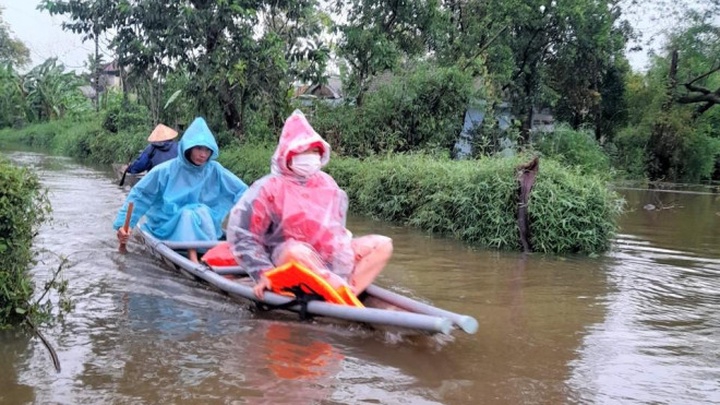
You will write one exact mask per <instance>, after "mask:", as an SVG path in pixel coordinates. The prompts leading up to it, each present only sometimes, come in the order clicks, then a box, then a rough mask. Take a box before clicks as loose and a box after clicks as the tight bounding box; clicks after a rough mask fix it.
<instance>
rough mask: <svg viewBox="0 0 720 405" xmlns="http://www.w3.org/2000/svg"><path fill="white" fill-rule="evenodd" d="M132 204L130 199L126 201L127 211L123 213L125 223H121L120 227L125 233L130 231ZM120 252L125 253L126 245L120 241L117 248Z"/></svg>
mask: <svg viewBox="0 0 720 405" xmlns="http://www.w3.org/2000/svg"><path fill="white" fill-rule="evenodd" d="M133 206H134V204H133V203H132V201H130V202H129V203H128V207H127V212H126V213H125V224H124V225H123V227H122V229H123V231H125V233H128V232H130V219H131V218H132V212H133ZM118 250H119V251H120V253H127V246H126V245H125V244H124V243H122V242H120V247H119V248H118Z"/></svg>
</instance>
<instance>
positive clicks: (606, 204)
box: [528, 159, 623, 253]
mask: <svg viewBox="0 0 720 405" xmlns="http://www.w3.org/2000/svg"><path fill="white" fill-rule="evenodd" d="M622 204H623V202H622V200H621V199H620V198H619V197H618V196H617V194H615V193H614V192H612V191H611V190H610V189H609V188H608V184H607V181H606V180H604V179H601V178H599V177H594V176H588V175H585V174H581V173H573V172H572V171H567V170H564V169H563V168H562V167H561V166H560V165H558V164H557V163H555V162H553V161H551V160H548V159H545V160H543V161H541V164H540V174H539V175H538V177H537V181H536V183H535V187H534V188H533V191H532V194H531V197H530V202H529V203H528V213H529V215H530V224H531V225H530V235H531V245H532V246H533V248H534V249H535V250H536V251H541V252H564V253H574V252H602V251H605V250H607V249H609V248H610V243H611V241H612V236H613V235H614V233H615V231H616V222H615V220H616V218H617V217H618V216H619V215H620V213H621V212H622Z"/></svg>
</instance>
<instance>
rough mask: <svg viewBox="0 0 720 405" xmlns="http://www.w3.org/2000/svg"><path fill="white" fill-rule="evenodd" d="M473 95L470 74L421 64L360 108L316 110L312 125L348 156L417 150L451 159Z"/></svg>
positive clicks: (367, 98)
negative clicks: (435, 151)
mask: <svg viewBox="0 0 720 405" xmlns="http://www.w3.org/2000/svg"><path fill="white" fill-rule="evenodd" d="M476 96H477V92H476V91H475V90H473V82H472V78H471V77H470V75H468V74H466V73H463V72H461V71H459V70H458V69H456V68H454V67H451V68H442V67H434V66H432V65H430V64H419V65H418V66H417V67H415V68H414V69H411V70H408V71H407V72H405V73H403V74H399V75H394V76H390V77H389V79H388V80H387V82H385V83H379V84H378V88H377V90H376V91H373V92H368V93H367V95H366V96H365V102H364V104H363V105H362V106H360V107H350V106H345V107H339V108H328V107H323V106H321V105H318V106H317V109H316V111H315V114H314V118H313V119H312V124H313V127H314V128H315V129H316V130H317V131H318V132H319V133H320V134H322V135H323V136H324V137H326V138H327V139H328V140H329V141H330V142H331V144H333V146H334V147H336V148H337V150H339V151H340V152H341V153H343V154H346V155H351V156H368V155H372V154H383V153H385V152H404V151H417V150H426V151H430V150H440V151H442V152H443V153H444V154H449V153H450V151H451V150H452V147H453V146H454V144H455V140H456V139H457V137H458V135H459V134H460V129H461V128H462V120H463V116H464V113H465V110H466V108H467V105H468V102H469V100H470V99H471V98H474V97H476Z"/></svg>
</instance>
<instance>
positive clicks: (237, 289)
mask: <svg viewBox="0 0 720 405" xmlns="http://www.w3.org/2000/svg"><path fill="white" fill-rule="evenodd" d="M133 234H134V235H135V238H136V239H138V240H139V241H140V242H141V243H143V244H144V245H145V246H146V248H147V249H148V250H149V251H150V252H151V253H152V254H153V255H154V256H155V257H157V258H158V259H160V260H161V261H162V262H164V263H165V264H166V265H167V266H169V267H170V268H173V269H175V270H177V271H179V272H181V273H182V274H185V275H187V276H190V277H191V278H194V279H196V280H198V281H202V282H205V283H207V284H209V285H210V286H212V287H214V288H216V289H218V290H220V291H222V292H224V293H226V294H228V295H229V296H231V297H232V298H235V299H243V300H250V301H255V302H259V303H260V304H263V305H266V306H268V307H270V308H272V307H282V306H287V305H288V304H289V305H290V306H289V307H287V308H283V310H289V311H293V312H297V313H307V314H311V315H313V316H321V317H328V318H335V319H341V320H345V321H351V322H358V323H363V324H369V325H371V326H374V325H376V326H390V327H397V328H401V329H411V330H419V331H424V332H428V333H442V334H450V333H451V332H452V331H453V330H456V329H459V330H462V331H464V332H466V333H469V334H474V333H476V332H477V329H478V322H477V321H476V320H475V319H474V318H472V317H470V316H467V315H462V314H457V313H454V312H450V311H446V310H443V309H440V308H436V307H434V306H432V305H429V304H425V303H422V302H419V301H417V300H414V299H412V298H409V297H406V296H403V295H400V294H397V293H395V292H392V291H390V290H387V289H384V288H382V287H378V286H376V285H371V286H370V287H368V288H367V290H366V291H365V292H366V293H367V294H363V295H367V297H365V298H364V299H363V304H364V305H365V308H358V307H352V306H347V305H339V304H333V303H329V302H325V301H318V300H311V301H308V302H306V303H304V304H301V303H293V299H292V298H290V297H287V296H284V295H279V294H275V293H272V292H269V291H267V292H266V293H265V296H264V298H263V299H262V300H261V301H258V299H257V298H256V297H255V295H254V294H253V285H254V283H253V281H252V279H251V278H250V277H249V276H248V275H247V273H245V272H244V271H243V270H242V268H241V267H240V266H222V267H214V266H213V267H211V266H208V265H207V264H204V263H200V264H199V263H194V262H192V261H190V260H189V259H188V258H187V257H185V255H184V254H182V252H183V251H185V250H187V249H200V250H203V249H210V248H212V247H213V246H215V245H216V244H217V243H219V242H169V241H161V240H158V239H157V238H155V237H154V236H152V235H151V234H150V233H148V232H146V231H144V230H142V229H141V228H139V227H138V228H136V229H135V231H134V232H133Z"/></svg>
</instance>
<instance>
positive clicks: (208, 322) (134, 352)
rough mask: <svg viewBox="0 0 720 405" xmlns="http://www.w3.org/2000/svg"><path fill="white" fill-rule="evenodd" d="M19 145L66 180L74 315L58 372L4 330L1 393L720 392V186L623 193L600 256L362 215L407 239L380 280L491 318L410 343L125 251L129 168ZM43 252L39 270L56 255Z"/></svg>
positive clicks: (75, 399)
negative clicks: (212, 283)
mask: <svg viewBox="0 0 720 405" xmlns="http://www.w3.org/2000/svg"><path fill="white" fill-rule="evenodd" d="M9 156H10V157H11V159H13V160H14V161H16V162H18V163H20V164H23V165H29V166H34V167H36V168H37V169H38V170H39V171H40V173H41V176H42V179H43V182H44V184H46V185H47V186H48V187H49V188H50V190H51V200H52V202H53V206H54V210H55V212H54V216H55V222H54V223H53V224H52V225H48V226H46V227H45V228H44V229H43V230H42V232H41V234H40V235H39V238H38V244H39V245H40V246H42V247H44V248H47V249H49V250H51V251H53V252H55V253H60V254H65V255H70V259H71V262H72V266H71V267H70V268H68V269H67V270H66V271H65V277H66V278H67V279H68V280H69V282H70V287H69V288H70V294H71V296H72V298H73V300H74V302H75V304H76V309H75V311H74V312H73V313H71V314H69V315H68V316H67V317H65V318H64V319H62V320H61V321H60V322H58V323H57V324H55V325H53V326H51V327H49V328H46V330H45V333H46V335H47V336H48V337H49V339H50V340H51V342H53V344H54V345H55V347H56V349H57V351H58V355H59V357H60V361H61V364H62V367H63V369H62V372H61V373H59V374H56V373H55V372H54V369H53V367H52V363H51V362H50V359H49V356H48V355H47V352H46V351H45V349H44V348H43V347H42V345H41V344H40V343H39V342H38V341H37V339H31V338H30V337H27V336H16V335H14V334H7V333H5V334H2V335H0V346H2V348H3V349H2V350H0V363H1V364H3V365H6V370H5V371H4V372H3V373H2V374H1V375H0V402H2V403H13V404H26V403H35V404H44V403H63V404H66V403H67V404H70V403H72V404H83V403H92V404H95V403H121V404H126V403H127V404H135V403H138V404H140V403H143V404H144V403H173V404H184V403H188V404H190V403H192V404H195V403H204V404H212V403H218V404H226V403H243V404H244V403H248V404H284V403H291V404H306V403H321V404H355V403H376V404H480V403H481V404H540V403H542V404H559V403H682V404H693V403H696V404H704V403H713V402H715V403H720V385H719V383H718V381H720V371H719V370H718V366H717V365H718V364H720V362H719V360H720V358H718V356H719V354H718V353H720V351H718V350H717V348H716V343H715V342H716V340H717V337H718V336H719V335H720V317H718V315H717V314H718V312H719V311H718V310H719V309H720V297H719V296H718V294H720V293H719V291H720V285H718V284H719V281H718V280H719V278H718V277H719V274H718V273H719V271H720V234H719V233H720V232H719V231H718V230H719V229H720V223H719V221H720V214H719V212H720V207H719V205H718V204H720V200H718V198H717V196H716V195H713V194H707V193H705V194H685V193H678V194H672V193H662V195H656V194H648V193H649V192H643V191H634V190H633V191H623V194H625V195H626V197H627V200H628V207H629V208H630V209H631V211H630V212H629V213H628V214H627V215H626V216H625V217H624V218H623V220H622V230H621V234H620V235H619V237H618V238H617V240H616V242H615V244H614V246H615V248H614V250H613V251H612V252H610V253H608V254H607V255H604V256H602V257H599V258H588V257H580V256H571V257H562V258H561V257H552V256H541V255H528V256H524V255H522V254H517V253H512V252H494V251H473V250H471V249H469V248H468V247H467V246H464V245H462V244H460V243H457V242H454V241H450V240H444V239H440V238H432V237H429V236H427V235H425V234H423V233H421V232H418V231H416V230H412V229H407V228H403V227H397V226H391V225H389V224H383V223H379V222H374V221H369V220H367V219H364V218H357V217H353V218H351V219H350V221H349V226H350V228H351V229H352V230H353V232H354V233H355V234H356V235H362V234H367V233H382V234H387V235H389V236H391V237H392V238H393V239H394V242H395V256H394V257H393V259H392V261H391V263H390V265H389V266H388V269H387V270H386V272H384V273H383V274H382V275H381V277H380V280H379V283H380V284H381V285H384V286H388V287H389V288H392V289H394V290H396V291H399V292H401V293H404V294H407V295H411V296H414V297H417V298H420V299H423V300H426V301H428V302H431V303H434V304H436V305H438V306H441V307H444V308H447V309H450V310H453V311H457V312H463V313H468V314H470V315H472V316H474V317H475V318H476V319H478V321H479V323H480V330H479V332H478V333H477V334H476V335H473V336H468V335H463V334H461V333H456V334H455V335H453V336H452V337H437V336H436V337H426V336H407V335H404V334H398V333H397V332H394V331H373V330H370V329H368V328H364V327H361V326H358V325H348V324H337V323H329V322H322V321H316V322H298V321H297V320H296V319H295V318H291V317H287V316H278V315H277V314H273V313H270V314H265V313H255V312H254V311H251V308H250V306H249V305H248V304H247V303H236V302H233V301H230V300H229V299H227V298H226V297H225V296H223V295H221V294H219V293H217V292H215V291H212V290H209V289H206V288H203V287H201V286H200V285H199V284H197V283H195V282H194V281H192V280H189V279H186V278H184V277H182V276H179V275H176V274H174V273H171V272H169V271H168V270H166V269H164V268H163V267H162V266H160V265H159V263H158V262H156V261H155V260H154V259H152V258H151V257H149V255H146V254H144V253H143V251H142V248H141V247H140V246H137V245H131V246H130V253H128V254H127V255H120V254H118V253H117V244H116V240H115V238H114V233H113V231H112V229H111V223H112V220H113V219H114V216H115V213H116V210H117V209H118V207H119V205H120V204H121V201H122V200H123V198H124V196H125V193H126V191H124V190H122V189H120V188H118V187H117V186H116V185H115V183H114V179H112V178H110V177H109V176H108V175H107V173H105V172H101V171H97V170H94V169H90V168H88V167H85V166H82V165H78V164H76V163H73V162H72V161H71V160H69V159H66V158H62V157H51V156H46V155H42V154H34V153H29V152H18V153H14V154H13V153H10V154H9ZM648 203H652V204H654V205H656V206H658V207H661V208H670V207H672V208H670V209H659V210H655V211H646V210H644V209H643V208H642V207H643V206H644V205H646V204H648ZM43 258H44V259H45V260H44V261H43V262H41V263H40V264H39V265H38V266H37V268H36V269H34V270H33V271H34V276H35V277H36V279H37V280H38V283H42V282H43V281H44V277H47V274H49V271H50V269H54V268H55V267H56V266H57V262H56V261H54V259H53V256H52V255H49V254H45V255H44V256H43Z"/></svg>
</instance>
